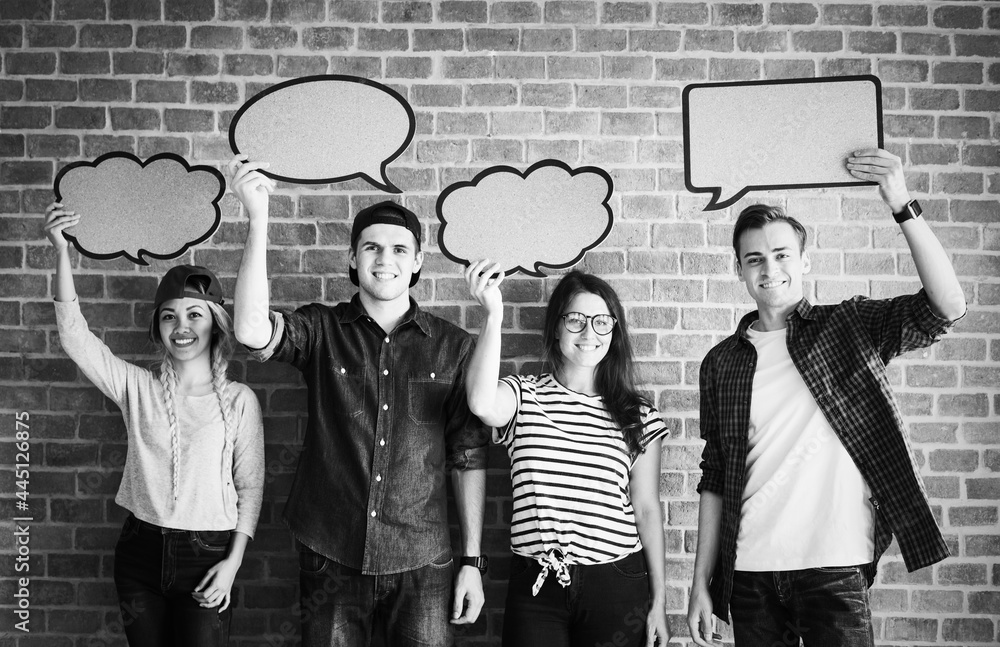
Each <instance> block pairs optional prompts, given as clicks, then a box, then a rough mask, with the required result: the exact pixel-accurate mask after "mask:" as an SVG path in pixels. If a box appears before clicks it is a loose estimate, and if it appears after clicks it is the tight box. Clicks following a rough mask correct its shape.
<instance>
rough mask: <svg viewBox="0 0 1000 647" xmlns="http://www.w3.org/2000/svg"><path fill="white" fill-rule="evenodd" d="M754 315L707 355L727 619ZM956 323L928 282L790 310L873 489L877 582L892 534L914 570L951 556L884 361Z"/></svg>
mask: <svg viewBox="0 0 1000 647" xmlns="http://www.w3.org/2000/svg"><path fill="white" fill-rule="evenodd" d="M756 319H757V313H756V312H751V313H750V314H748V315H746V316H745V317H743V319H742V320H741V321H740V324H739V326H738V328H737V331H736V334H734V335H732V336H730V337H728V338H726V339H725V340H723V341H722V342H720V343H719V344H718V345H717V346H715V347H714V348H713V349H712V350H711V351H709V353H708V355H706V357H705V360H704V361H703V362H702V365H701V376H700V387H701V407H700V411H701V436H702V438H703V439H704V440H705V442H706V445H705V449H704V451H703V453H702V463H701V469H702V479H701V483H700V484H699V485H698V492H702V491H709V492H715V493H718V494H720V495H721V496H722V500H723V501H722V526H721V529H720V537H719V540H720V541H719V553H718V557H717V560H716V565H715V571H714V573H713V575H712V581H711V584H710V589H709V590H710V592H711V595H712V604H713V607H714V609H715V613H716V615H718V616H719V617H720V618H722V619H723V620H726V621H727V622H728V617H729V601H730V597H731V596H732V588H733V570H734V564H735V563H736V537H737V533H738V531H739V523H740V506H741V501H742V496H743V488H744V475H745V471H746V457H747V431H748V429H749V424H750V398H751V396H752V392H753V376H754V372H755V370H756V366H757V352H756V350H755V349H754V347H753V345H752V344H751V343H750V342H749V341H748V340H747V339H746V329H747V327H749V326H750V324H751V323H752V322H753V321H755V320H756ZM953 323H954V322H951V321H948V320H946V319H942V318H941V317H938V316H937V315H935V314H934V313H933V311H931V308H930V303H929V301H928V299H927V295H926V293H925V292H924V291H923V290H921V291H920V292H918V293H917V294H913V295H907V296H901V297H896V298H893V299H885V300H871V299H867V298H865V297H860V296H859V297H854V298H852V299H849V300H847V301H844V302H843V303H840V304H839V305H825V306H813V305H811V304H810V303H809V302H808V301H807V300H805V299H803V300H802V301H801V302H800V303H799V305H798V306H797V307H796V308H795V310H794V311H793V312H792V313H791V314H790V315H789V316H788V318H787V320H786V326H787V344H788V352H789V354H790V355H791V358H792V363H793V364H794V365H795V368H796V369H797V370H798V371H799V373H800V374H801V375H802V378H803V380H804V381H805V383H806V386H807V387H808V388H809V392H810V393H812V396H813V397H814V398H815V399H816V404H817V405H819V408H820V410H821V411H822V412H823V415H825V416H826V419H827V420H828V421H829V422H830V425H831V426H832V427H833V430H834V432H836V434H837V436H838V437H839V438H840V441H841V442H842V443H843V444H844V447H845V448H846V449H847V453H848V454H849V455H850V456H851V458H852V459H853V460H854V462H855V464H856V465H857V466H858V470H859V471H860V472H861V475H862V476H863V477H864V479H865V481H866V482H867V483H868V485H869V487H870V488H871V491H872V499H871V500H872V505H873V507H874V512H875V514H874V524H875V529H874V534H875V551H874V555H873V556H872V561H871V563H869V564H866V565H864V566H863V567H862V570H863V571H864V573H865V576H866V577H867V578H868V582H869V585H870V584H871V582H872V581H873V580H874V577H875V569H876V565H877V563H878V560H879V558H880V557H881V556H882V553H884V552H885V550H886V548H888V546H889V543H890V542H891V541H892V535H893V534H895V535H896V539H897V541H898V542H899V548H900V552H901V553H902V555H903V560H904V562H905V564H906V568H907V569H908V570H910V571H914V570H916V569H918V568H923V567H925V566H929V565H931V564H933V563H935V562H938V561H941V560H942V559H944V558H945V557H947V556H948V549H947V547H946V546H945V542H944V539H943V538H942V537H941V532H940V530H939V529H938V526H937V523H936V522H935V520H934V516H933V514H932V513H931V510H930V506H929V504H928V502H927V495H926V492H925V491H924V488H923V483H922V482H921V480H920V478H919V476H918V474H917V470H918V468H917V465H916V463H915V461H914V458H913V454H912V452H911V451H910V446H909V441H908V439H907V435H906V431H905V429H904V425H903V419H902V416H901V415H900V413H899V409H898V407H897V406H896V402H895V399H894V397H893V394H892V389H891V387H890V385H889V380H888V378H887V377H886V372H885V366H886V364H888V363H889V361H890V360H891V359H892V358H894V357H896V356H898V355H900V354H902V353H905V352H907V351H910V350H914V349H917V348H924V347H927V346H930V345H931V344H933V343H934V342H936V341H938V340H939V339H940V338H941V336H942V335H943V334H944V333H946V332H948V330H949V329H950V327H951V326H952V325H953Z"/></svg>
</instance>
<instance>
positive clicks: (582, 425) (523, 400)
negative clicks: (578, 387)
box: [494, 373, 667, 564]
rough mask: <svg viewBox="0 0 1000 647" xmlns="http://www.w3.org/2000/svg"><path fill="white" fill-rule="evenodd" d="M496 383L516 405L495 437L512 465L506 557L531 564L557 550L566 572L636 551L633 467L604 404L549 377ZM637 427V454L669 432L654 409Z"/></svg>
mask: <svg viewBox="0 0 1000 647" xmlns="http://www.w3.org/2000/svg"><path fill="white" fill-rule="evenodd" d="M501 382H503V383H505V384H507V385H508V386H510V388H511V389H512V390H513V391H514V395H515V397H516V398H517V403H518V407H517V414H516V415H515V416H514V417H513V418H512V419H511V420H510V422H508V423H507V425H506V426H505V427H503V428H498V429H497V430H496V436H495V437H494V440H495V441H496V442H498V443H502V444H503V445H504V446H506V447H507V453H508V454H509V456H510V462H511V481H512V483H513V489H514V506H513V507H514V511H513V518H512V519H511V532H510V544H511V550H513V552H514V553H516V554H518V555H522V556H524V557H529V558H534V559H539V558H542V557H543V556H545V555H547V554H549V552H550V551H553V550H558V551H559V552H560V553H561V554H562V560H561V561H563V562H565V563H566V564H605V563H608V562H613V561H615V560H618V559H621V558H622V557H624V556H626V555H630V554H632V553H634V552H636V551H637V550H639V549H641V548H642V545H641V543H640V542H639V533H638V531H637V529H636V525H635V512H634V511H633V509H632V501H631V498H630V496H629V490H628V486H629V471H630V469H631V467H632V464H633V462H634V460H631V459H630V458H629V453H628V449H627V446H626V444H625V440H624V437H623V435H622V432H621V430H620V429H619V428H618V427H617V426H616V425H615V423H614V420H613V419H612V418H611V415H610V414H609V413H608V411H607V409H605V407H604V403H603V401H602V398H601V397H600V396H589V395H584V394H582V393H577V392H575V391H571V390H569V389H567V388H566V387H564V386H563V385H561V384H559V382H557V381H556V379H555V378H554V377H553V376H552V375H551V374H548V373H546V374H545V375H542V376H540V377H536V376H534V375H513V376H508V377H505V378H503V379H502V380H501ZM643 424H644V431H643V435H642V439H641V441H640V444H641V446H642V447H643V448H645V447H646V446H647V445H649V443H651V442H653V441H654V440H656V439H658V438H660V437H661V436H663V435H664V434H665V433H666V432H667V427H666V425H665V424H664V423H663V420H662V419H661V418H660V415H659V412H657V411H656V410H655V409H652V408H648V407H644V408H643Z"/></svg>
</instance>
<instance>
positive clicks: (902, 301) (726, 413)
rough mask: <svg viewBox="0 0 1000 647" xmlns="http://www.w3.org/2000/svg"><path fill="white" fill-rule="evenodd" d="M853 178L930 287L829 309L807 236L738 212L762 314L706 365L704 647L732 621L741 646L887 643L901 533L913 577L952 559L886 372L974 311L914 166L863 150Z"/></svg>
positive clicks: (697, 597) (759, 209) (762, 213)
mask: <svg viewBox="0 0 1000 647" xmlns="http://www.w3.org/2000/svg"><path fill="white" fill-rule="evenodd" d="M847 168H848V170H849V171H850V173H851V174H852V175H853V176H854V177H856V178H858V179H860V180H868V181H873V182H877V183H878V186H879V193H880V195H881V197H882V199H883V200H884V201H885V203H886V204H887V205H888V206H889V209H890V210H891V213H892V214H893V216H894V218H895V220H896V222H897V223H899V226H900V228H901V230H902V234H903V237H904V238H905V239H906V243H907V245H908V246H909V250H910V253H911V255H912V257H913V263H914V265H915V266H916V270H917V274H918V275H919V277H920V282H921V284H922V285H923V289H921V290H920V291H919V292H918V293H916V294H912V295H906V296H901V297H896V298H893V299H884V300H870V299H867V298H864V297H854V298H852V299H848V300H847V301H844V302H843V303H840V304H838V305H831V306H814V305H812V304H810V303H809V301H808V300H806V299H805V298H803V288H802V276H803V275H804V274H805V273H807V272H808V271H809V257H808V254H807V253H806V252H805V243H806V232H805V230H804V229H803V227H802V225H801V224H799V222H798V221H797V220H795V219H794V218H791V217H788V216H786V215H785V214H784V212H783V211H782V210H781V209H780V208H776V207H769V206H766V205H754V206H751V207H748V208H747V209H745V210H744V211H743V212H742V213H741V214H740V216H739V218H738V219H737V222H736V226H735V228H734V231H733V247H734V248H735V250H736V267H737V272H738V275H739V277H740V279H741V280H742V281H743V282H744V283H745V284H746V287H747V291H748V292H749V293H750V296H751V297H753V299H754V301H755V302H756V304H757V310H756V311H755V312H752V313H750V314H748V315H747V316H745V317H744V318H743V319H742V321H740V324H739V326H738V329H737V331H736V334H734V335H733V336H731V337H729V338H727V339H726V340H724V341H722V342H721V343H720V344H718V345H717V346H716V347H715V348H713V349H712V350H711V351H710V352H709V353H708V355H707V356H706V357H705V360H704V361H703V362H702V366H701V377H700V382H701V435H702V438H704V439H705V441H706V445H705V449H704V453H703V455H702V459H703V460H702V464H701V467H702V471H703V476H702V481H701V484H700V485H699V488H698V490H699V492H700V493H701V505H700V511H699V521H698V553H697V557H696V559H695V567H694V581H693V583H692V587H691V599H690V604H689V607H688V625H689V628H690V630H691V635H692V637H693V639H694V641H695V643H696V644H698V645H702V646H707V645H711V644H712V640H713V635H712V615H713V614H714V615H717V616H718V617H720V618H722V619H723V620H726V621H728V616H729V613H730V612H731V613H732V617H733V631H734V635H735V639H736V644H737V645H738V646H742V645H748V646H749V645H754V646H756V645H761V646H768V647H769V646H771V645H774V644H779V645H798V644H799V640H800V639H801V640H802V642H803V643H804V644H805V645H806V646H807V647H811V646H813V645H816V646H819V645H824V646H825V645H838V646H842V647H843V646H852V647H853V646H859V645H866V646H867V645H872V644H873V635H872V627H871V613H870V608H869V604H868V587H869V586H871V583H872V581H873V579H874V576H875V568H876V565H877V563H878V560H879V558H880V557H881V555H882V553H883V552H885V549H886V548H887V547H888V545H889V543H890V541H891V540H892V535H895V536H896V539H897V541H898V543H899V548H900V552H901V553H902V556H903V560H904V561H905V563H906V567H907V568H908V569H909V570H911V571H912V570H915V569H918V568H923V567H925V566H928V565H930V564H933V563H935V562H938V561H940V560H942V559H944V558H945V557H946V556H947V555H948V550H947V548H946V547H945V543H944V540H943V539H942V537H941V533H940V531H939V530H938V527H937V524H936V523H935V520H934V517H933V515H932V513H931V510H930V507H929V505H928V503H927V497H926V494H925V492H924V489H923V486H922V484H921V482H920V479H919V477H918V475H917V467H916V465H915V464H914V462H913V459H912V455H911V452H910V448H909V445H908V442H907V439H906V433H905V430H904V426H903V420H902V417H901V415H900V413H899V409H898V407H897V406H896V403H895V400H894V398H893V395H892V390H891V388H890V385H889V379H888V377H887V376H886V370H885V366H886V364H888V362H889V361H890V360H891V359H892V358H894V357H896V356H897V355H900V354H902V353H905V352H907V351H910V350H914V349H917V348H924V347H927V346H930V345H931V344H933V343H934V342H935V341H937V340H938V339H940V337H941V335H943V334H944V333H945V332H947V331H948V330H949V329H950V328H951V326H952V324H953V323H954V322H955V321H956V320H957V319H959V318H961V317H962V316H963V315H964V313H965V297H964V295H963V293H962V288H961V286H960V285H959V282H958V279H957V278H956V276H955V271H954V269H953V268H952V266H951V263H950V261H949V260H948V256H947V254H946V253H945V251H944V249H943V248H942V247H941V244H940V243H939V242H938V240H937V238H936V237H935V236H934V234H933V233H932V231H931V229H930V228H929V227H928V225H927V223H926V222H924V220H923V219H922V218H921V217H920V207H919V204H917V203H916V201H912V200H910V196H909V193H908V192H907V189H906V182H905V179H904V176H903V168H902V164H901V163H900V160H899V158H898V157H896V156H895V155H892V154H890V153H888V152H886V151H883V150H881V149H877V150H866V151H860V152H857V153H855V155H854V156H852V157H850V158H848V160H847ZM715 638H716V639H717V638H718V636H717V635H716V636H715Z"/></svg>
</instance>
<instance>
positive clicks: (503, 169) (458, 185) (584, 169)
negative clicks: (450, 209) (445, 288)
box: [434, 159, 615, 276]
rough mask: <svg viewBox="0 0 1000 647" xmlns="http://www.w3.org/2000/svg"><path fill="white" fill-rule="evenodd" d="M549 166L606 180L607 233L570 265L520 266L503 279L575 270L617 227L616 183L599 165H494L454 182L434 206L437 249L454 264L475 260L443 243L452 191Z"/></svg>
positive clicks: (553, 161)
mask: <svg viewBox="0 0 1000 647" xmlns="http://www.w3.org/2000/svg"><path fill="white" fill-rule="evenodd" d="M546 166H554V167H556V168H560V169H562V170H564V171H566V172H567V173H569V175H570V177H573V176H575V175H579V174H581V173H596V174H597V175H600V176H601V177H603V178H604V179H605V181H607V183H608V194H607V195H606V196H604V199H603V200H601V204H603V205H604V209H605V210H606V211H607V212H608V226H607V227H606V228H605V229H604V232H602V233H601V235H600V236H598V237H597V240H595V241H594V242H593V243H591V244H590V245H587V246H586V247H584V248H583V249H581V250H580V253H579V254H578V255H577V256H576V257H574V258H573V260H571V261H569V262H567V263H562V264H558V265H551V264H549V263H543V262H542V261H536V262H535V264H534V267H535V269H534V270H529V269H528V268H526V267H522V266H520V265H518V266H516V267H512V268H511V269H509V270H505V271H504V276H510V275H511V274H514V273H515V272H524V273H525V274H527V275H528V276H545V274H544V273H543V272H542V271H541V270H540V269H539V268H541V267H547V268H550V269H554V270H558V269H563V268H567V267H572V266H574V265H576V264H577V263H579V262H580V261H581V260H582V259H583V256H584V254H586V253H587V252H589V251H590V250H592V249H594V248H595V247H597V246H598V245H600V244H601V243H603V242H604V240H605V239H606V238H607V237H608V236H609V235H610V234H611V228H612V227H613V226H614V224H615V214H614V212H613V211H612V210H611V205H609V204H608V200H610V199H611V196H612V195H613V194H614V192H615V183H614V180H612V179H611V176H610V175H608V172H607V171H605V170H604V169H602V168H598V167H596V166H581V167H580V168H577V169H573V168H570V166H569V165H568V164H566V163H565V162H563V161H560V160H557V159H544V160H541V161H539V162H535V163H534V164H532V165H531V166H529V167H528V168H527V169H526V170H524V171H519V170H517V169H516V168H514V167H513V166H506V165H501V166H491V167H490V168H488V169H486V170H484V171H481V172H480V173H479V174H477V175H476V177H474V178H472V180H470V181H463V182H455V183H454V184H449V185H448V186H447V187H445V189H444V191H442V192H441V195H440V196H438V199H437V202H436V203H435V204H434V211H435V213H436V214H437V219H438V220H440V221H441V227H440V228H439V229H438V248H440V249H441V253H443V254H444V255H445V256H446V257H447V258H449V259H450V260H452V261H454V262H455V263H458V264H459V265H469V264H470V263H471V262H472V260H473V259H468V258H459V257H458V256H456V255H455V254H452V253H451V252H450V251H449V250H448V248H447V247H445V244H444V230H445V228H447V226H448V221H447V220H445V218H444V214H442V213H441V207H442V205H444V201H445V200H446V199H447V197H448V196H449V195H450V194H451V193H452V192H453V191H456V190H458V189H462V188H465V187H474V186H477V185H478V184H479V183H480V182H482V181H483V180H484V179H486V178H487V177H488V176H490V175H493V174H494V173H514V174H517V175H519V176H520V177H521V179H522V180H526V179H527V178H528V176H529V175H531V174H532V173H534V172H535V171H536V170H538V169H540V168H543V167H546Z"/></svg>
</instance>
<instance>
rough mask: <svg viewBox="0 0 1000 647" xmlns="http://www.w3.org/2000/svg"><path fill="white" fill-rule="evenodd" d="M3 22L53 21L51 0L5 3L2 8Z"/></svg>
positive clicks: (0, 16) (1, 17) (0, 8)
mask: <svg viewBox="0 0 1000 647" xmlns="http://www.w3.org/2000/svg"><path fill="white" fill-rule="evenodd" d="M0 19H2V20H52V2H51V0H24V1H23V2H5V3H3V5H2V6H0Z"/></svg>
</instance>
